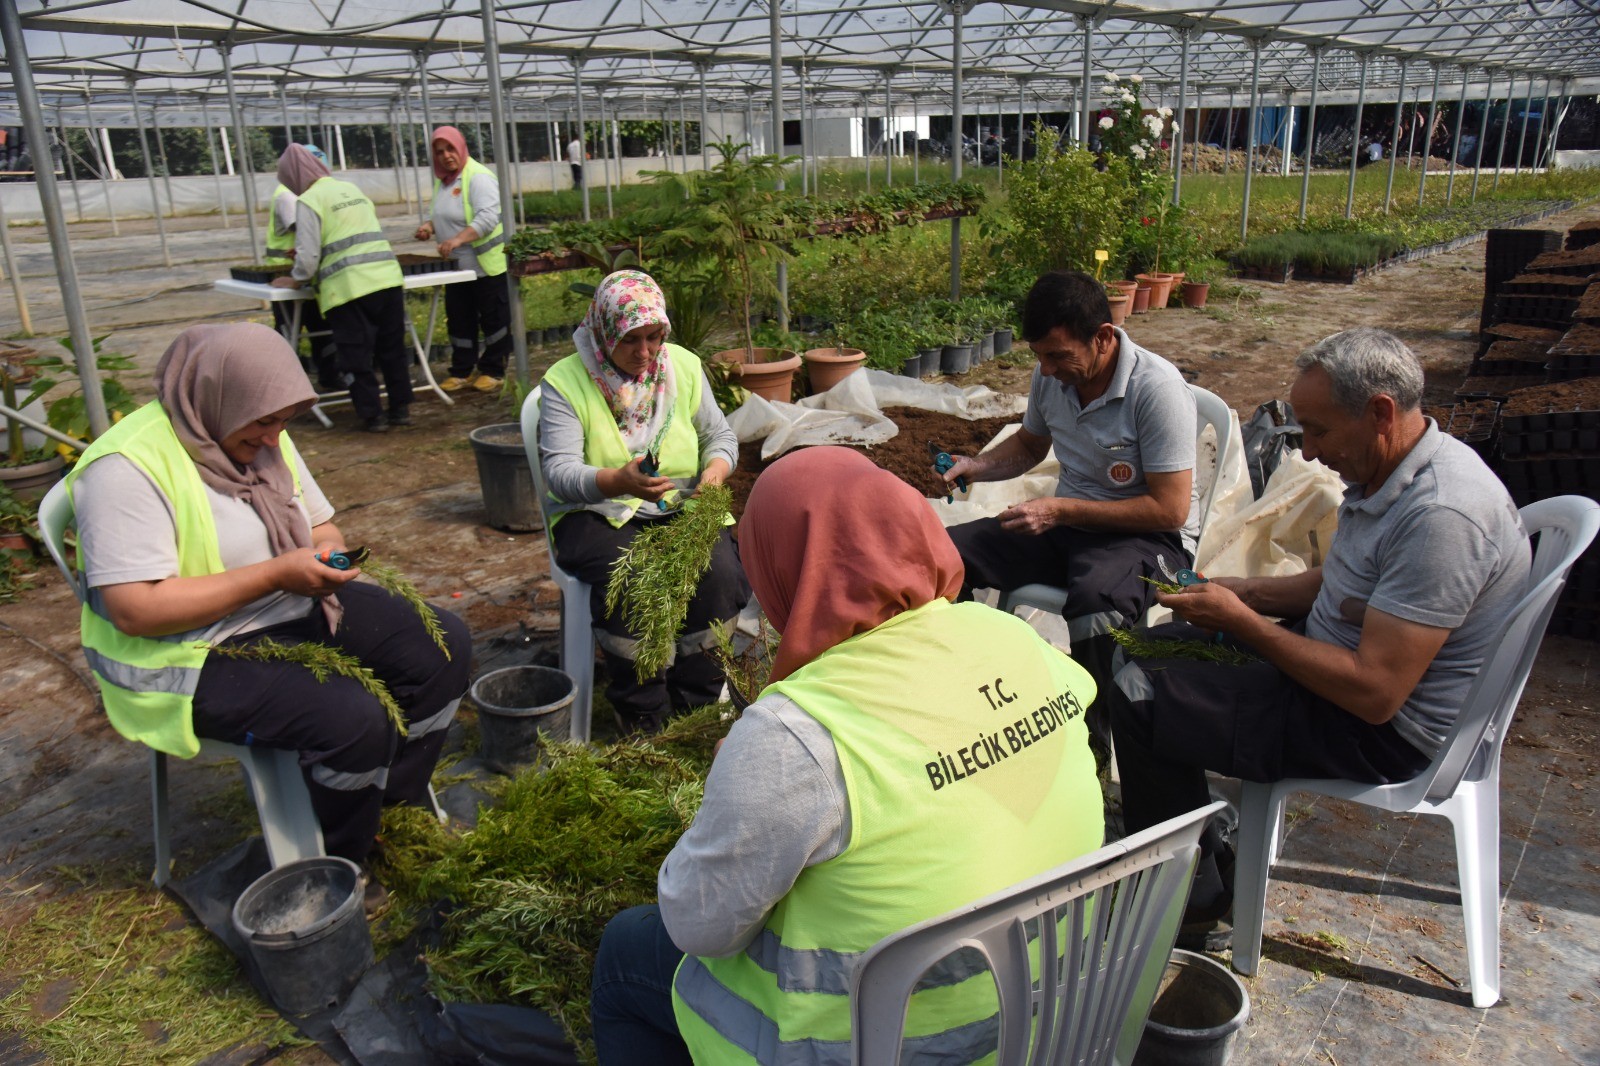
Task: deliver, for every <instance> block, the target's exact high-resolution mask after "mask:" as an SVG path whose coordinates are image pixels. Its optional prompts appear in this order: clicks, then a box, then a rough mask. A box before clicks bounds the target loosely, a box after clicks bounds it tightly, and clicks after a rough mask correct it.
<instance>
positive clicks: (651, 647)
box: [606, 485, 733, 681]
mask: <svg viewBox="0 0 1600 1066" xmlns="http://www.w3.org/2000/svg"><path fill="white" fill-rule="evenodd" d="M732 506H733V493H732V491H731V490H730V489H729V488H728V487H727V486H726V485H708V486H704V487H702V488H701V489H700V491H699V493H698V494H697V495H696V496H694V497H691V498H690V499H688V500H686V501H685V502H684V505H683V512H682V513H681V514H680V515H679V516H678V517H677V518H675V519H673V520H672V521H670V522H657V523H655V524H653V525H652V526H651V528H649V529H646V530H645V531H644V532H642V533H640V534H639V535H638V536H636V537H634V538H633V542H632V543H631V544H629V545H628V547H627V549H626V550H625V551H624V552H623V553H622V554H621V555H620V556H618V558H617V562H616V565H615V566H613V567H612V569H611V579H610V580H609V581H608V582H607V583H606V612H607V613H608V614H610V613H613V612H615V611H617V610H618V609H620V610H621V611H622V617H623V620H624V621H625V622H626V623H627V626H628V628H629V629H630V630H632V631H633V632H634V633H637V634H638V635H639V636H638V645H637V649H636V651H635V657H634V661H633V667H634V671H635V673H637V675H638V677H639V680H641V681H645V680H648V679H649V678H652V677H654V676H655V675H656V674H658V673H660V672H661V671H662V670H663V669H665V667H666V665H667V660H668V659H669V657H670V656H671V654H672V648H673V645H674V644H675V643H676V642H677V639H678V634H679V633H680V632H681V631H682V630H683V620H684V618H685V617H687V616H688V613H689V601H690V600H691V599H692V598H693V597H694V593H695V589H696V588H698V587H699V585H700V579H701V578H702V577H704V576H705V572H706V571H707V570H708V569H710V567H711V552H712V549H714V548H715V547H716V545H717V538H718V537H719V536H720V535H721V533H722V527H723V525H725V524H726V520H727V517H728V514H729V511H730V509H731V508H732Z"/></svg>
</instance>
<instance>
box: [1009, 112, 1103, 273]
mask: <svg viewBox="0 0 1600 1066" xmlns="http://www.w3.org/2000/svg"><path fill="white" fill-rule="evenodd" d="M1095 162H1096V161H1095V157H1094V156H1093V155H1091V154H1090V153H1088V152H1086V151H1084V150H1083V149H1081V148H1077V147H1067V148H1062V147H1060V146H1058V145H1056V144H1055V143H1053V138H1049V137H1042V138H1040V144H1039V154H1038V155H1037V156H1036V157H1035V158H1034V159H1032V160H1031V161H1029V162H1027V163H1023V164H1022V165H1020V166H1019V167H1017V169H1016V170H1015V171H1013V172H1012V174H1011V175H1010V176H1009V177H1008V178H1007V182H1006V185H1007V193H1008V198H1007V203H1006V210H1005V212H1004V213H1003V214H1001V215H998V216H996V222H995V224H994V225H992V226H991V227H989V228H988V232H987V235H989V236H991V237H994V238H997V242H998V243H999V244H1000V246H1001V249H1002V252H1003V258H1005V259H1007V260H1008V261H1009V263H1010V264H1011V268H1010V269H1011V270H1012V271H1013V272H1016V273H1018V274H1020V275H1021V277H1023V278H1026V279H1027V281H1028V282H1031V281H1032V280H1033V279H1034V278H1036V277H1038V276H1039V275H1040V274H1043V273H1044V272H1045V271H1048V270H1083V271H1087V272H1088V273H1091V274H1092V273H1094V253H1095V249H1097V248H1103V249H1105V250H1106V251H1107V252H1109V253H1111V264H1112V266H1113V268H1116V267H1117V266H1118V265H1119V264H1120V263H1121V262H1122V244H1123V231H1124V226H1125V223H1126V221H1127V212H1128V210H1129V209H1130V205H1131V204H1132V202H1133V198H1134V186H1133V182H1132V180H1131V178H1132V175H1131V173H1130V171H1129V168H1128V165H1127V163H1126V162H1125V161H1124V160H1123V159H1121V158H1120V157H1112V158H1110V159H1108V160H1107V161H1106V163H1105V169H1104V170H1100V169H1097V168H1096V165H1095ZM1023 287H1024V288H1026V286H1025V285H1024V286H1023Z"/></svg>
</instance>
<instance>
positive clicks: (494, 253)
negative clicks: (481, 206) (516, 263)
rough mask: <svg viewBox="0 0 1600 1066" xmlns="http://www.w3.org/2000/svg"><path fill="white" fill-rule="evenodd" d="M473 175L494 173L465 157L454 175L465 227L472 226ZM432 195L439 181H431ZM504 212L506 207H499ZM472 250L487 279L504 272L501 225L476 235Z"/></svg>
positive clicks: (436, 194) (435, 191)
mask: <svg viewBox="0 0 1600 1066" xmlns="http://www.w3.org/2000/svg"><path fill="white" fill-rule="evenodd" d="M474 174H487V175H489V176H490V177H491V178H492V177H494V172H493V171H492V170H490V169H489V168H488V167H486V166H484V165H483V164H482V163H480V162H478V161H477V160H476V159H473V158H472V157H470V156H469V157H467V165H466V166H464V167H462V168H461V173H460V174H458V175H456V180H457V181H459V182H460V183H461V209H462V211H464V212H466V216H467V225H468V226H471V225H472V214H473V211H472V176H473V175H474ZM433 195H434V196H438V195H439V179H438V178H434V179H433ZM500 210H501V211H502V212H504V211H505V210H506V205H505V203H504V202H502V203H501V205H500ZM472 250H473V251H474V252H476V253H477V255H478V265H479V266H480V267H482V268H483V273H484V275H485V276H487V277H491V278H492V277H495V276H497V275H499V274H504V273H505V272H506V228H505V225H504V224H503V223H500V222H496V223H495V224H494V229H492V230H490V231H489V232H488V233H482V234H479V235H478V239H477V240H475V241H473V242H472Z"/></svg>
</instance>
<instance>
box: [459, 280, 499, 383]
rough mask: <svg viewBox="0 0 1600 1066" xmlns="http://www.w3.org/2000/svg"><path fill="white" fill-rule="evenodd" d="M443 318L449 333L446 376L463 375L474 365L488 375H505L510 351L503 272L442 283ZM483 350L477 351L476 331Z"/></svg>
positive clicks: (462, 376)
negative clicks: (480, 332) (481, 341)
mask: <svg viewBox="0 0 1600 1066" xmlns="http://www.w3.org/2000/svg"><path fill="white" fill-rule="evenodd" d="M444 320H445V325H446V327H447V328H448V330H449V333H450V376H451V377H454V378H464V377H466V376H468V375H469V374H471V373H472V371H473V369H474V367H476V369H477V370H478V371H479V372H480V373H483V374H487V375H489V376H490V377H496V378H503V377H505V376H506V356H508V355H509V354H510V353H511V296H510V293H509V291H508V290H507V288H506V276H505V275H504V274H491V275H488V276H485V277H481V278H474V279H473V280H471V281H458V282H456V283H455V284H454V285H446V286H445V287H444ZM480 330H481V331H482V332H483V354H482V355H479V354H478V332H479V331H480Z"/></svg>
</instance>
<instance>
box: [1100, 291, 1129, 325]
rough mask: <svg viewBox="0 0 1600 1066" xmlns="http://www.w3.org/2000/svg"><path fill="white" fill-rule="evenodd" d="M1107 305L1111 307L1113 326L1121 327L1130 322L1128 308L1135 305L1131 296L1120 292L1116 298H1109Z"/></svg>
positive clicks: (1107, 298)
mask: <svg viewBox="0 0 1600 1066" xmlns="http://www.w3.org/2000/svg"><path fill="white" fill-rule="evenodd" d="M1106 303H1108V304H1110V305H1111V324H1112V325H1113V326H1120V325H1122V324H1123V323H1124V322H1126V321H1127V320H1128V307H1129V305H1130V304H1132V303H1133V298H1132V297H1131V296H1126V295H1124V294H1122V293H1120V292H1119V293H1117V294H1116V295H1115V296H1107V297H1106Z"/></svg>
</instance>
